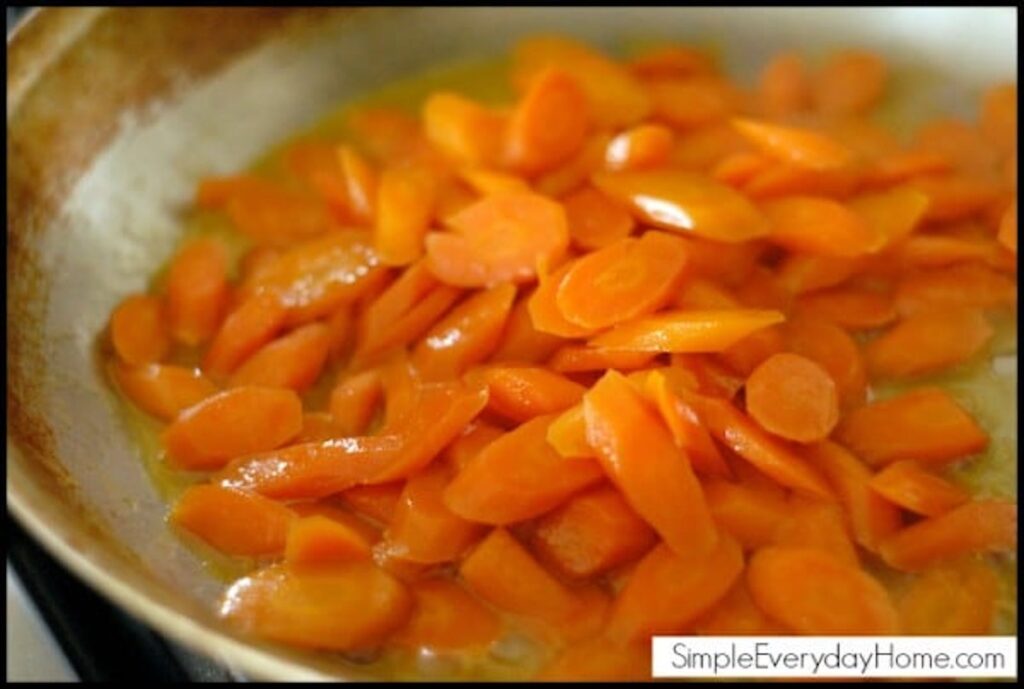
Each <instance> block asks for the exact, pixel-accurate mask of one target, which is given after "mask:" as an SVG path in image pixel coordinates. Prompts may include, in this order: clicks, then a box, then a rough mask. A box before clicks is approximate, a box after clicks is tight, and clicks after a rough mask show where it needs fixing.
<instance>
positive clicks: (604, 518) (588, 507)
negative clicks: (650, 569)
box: [531, 487, 657, 577]
mask: <svg viewBox="0 0 1024 689" xmlns="http://www.w3.org/2000/svg"><path fill="white" fill-rule="evenodd" d="M656 540H657V539H656V537H655V535H654V531H652V530H651V527H649V526H648V525H647V523H646V522H645V521H644V520H643V519H641V518H640V517H639V516H638V515H637V514H636V512H634V511H633V510H632V508H630V506H629V504H628V503H627V502H626V501H625V500H624V499H623V498H622V496H621V495H619V493H618V491H616V490H615V489H614V488H610V487H604V488H597V489H595V490H592V491H588V492H587V493H585V494H583V495H579V496H577V497H575V498H573V499H572V500H570V501H569V502H568V503H566V504H565V505H563V506H562V507H560V508H559V509H557V510H555V511H554V512H551V513H549V514H547V515H545V516H544V517H542V518H541V520H540V521H539V522H538V523H537V528H536V530H535V531H534V533H533V539H532V541H531V545H532V546H533V549H534V550H535V551H536V552H537V555H538V557H540V558H541V560H542V561H544V562H549V563H551V564H552V565H554V566H555V567H557V569H558V570H559V571H561V572H563V573H564V574H566V575H568V576H572V577H589V576H594V575H597V574H600V573H602V572H606V571H608V570H609V569H612V568H613V567H616V566H618V565H620V564H623V563H625V562H628V561H630V560H632V559H634V558H637V557H639V556H640V555H642V554H643V553H645V552H646V551H647V550H648V549H650V548H651V547H652V546H653V545H654V544H655V542H656Z"/></svg>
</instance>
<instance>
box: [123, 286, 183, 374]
mask: <svg viewBox="0 0 1024 689" xmlns="http://www.w3.org/2000/svg"><path fill="white" fill-rule="evenodd" d="M110 340H111V342H112V343H113V344H114V351H115V352H117V355H118V357H120V359H121V361H123V362H125V363H126V364H131V365H139V364H153V363H158V362H160V361H161V360H162V359H163V358H164V357H165V356H167V353H168V352H169V351H170V349H171V337H170V334H169V333H168V332H167V322H166V317H165V315H164V305H163V301H162V300H160V299H159V298H157V297H151V296H147V295H143V294H137V295H134V296H131V297H128V298H127V299H125V300H124V301H122V302H121V303H120V304H118V306H117V308H116V309H114V313H113V315H112V316H111V317H110Z"/></svg>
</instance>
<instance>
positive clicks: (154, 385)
mask: <svg viewBox="0 0 1024 689" xmlns="http://www.w3.org/2000/svg"><path fill="white" fill-rule="evenodd" d="M113 372H114V377H115V379H116V380H117V384H118V386H119V387H120V388H121V392H123V393H124V394H125V396H126V397H127V398H128V399H129V400H131V401H132V403H133V404H135V405H136V406H137V407H139V408H140V409H142V410H143V411H144V412H146V413H147V414H151V415H153V416H155V417H157V418H158V419H161V420H163V421H170V420H172V419H174V417H176V416H177V415H178V414H179V413H180V412H181V411H182V410H184V409H187V408H188V407H191V406H193V405H195V404H198V403H199V402H202V401H203V400H204V399H206V398H207V397H210V396H211V395H213V394H214V393H216V392H217V386H216V385H214V384H213V383H212V382H211V381H210V379H209V378H207V377H206V376H204V375H203V374H202V372H201V371H199V370H198V369H194V368H185V367H183V366H169V365H160V364H147V365H145V366H125V365H124V364H117V365H115V366H114V367H113Z"/></svg>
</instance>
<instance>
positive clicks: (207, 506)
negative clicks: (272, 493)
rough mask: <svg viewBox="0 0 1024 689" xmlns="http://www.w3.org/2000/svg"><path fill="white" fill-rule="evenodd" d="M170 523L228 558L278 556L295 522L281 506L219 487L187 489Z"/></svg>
mask: <svg viewBox="0 0 1024 689" xmlns="http://www.w3.org/2000/svg"><path fill="white" fill-rule="evenodd" d="M170 520H171V523H172V524H174V525H176V526H178V527H180V528H182V529H185V530H186V531H189V532H190V533H192V534H194V535H195V536H198V537H199V538H201V539H202V540H203V541H205V542H206V543H208V544H209V545H211V546H213V547H214V548H216V549H217V550H219V551H221V552H222V553H227V554H228V555H243V556H248V557H259V556H265V555H280V554H281V553H282V552H283V551H284V547H285V539H286V538H287V536H288V532H289V529H290V528H291V526H292V523H293V522H294V521H295V514H294V513H293V512H292V511H291V510H289V509H288V508H287V507H285V506H284V505H281V504H279V503H276V502H274V501H273V500H267V499H266V498H263V497H260V496H259V495H252V494H250V493H243V492H241V491H237V490H230V489H227V488H222V487H220V486H211V485H204V484H200V485H196V486H191V487H189V488H188V489H187V490H186V491H185V492H184V493H182V495H181V497H180V498H178V501H177V502H175V503H174V508H173V509H172V510H171V516H170Z"/></svg>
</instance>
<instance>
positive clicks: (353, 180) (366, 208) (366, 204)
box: [336, 146, 379, 223]
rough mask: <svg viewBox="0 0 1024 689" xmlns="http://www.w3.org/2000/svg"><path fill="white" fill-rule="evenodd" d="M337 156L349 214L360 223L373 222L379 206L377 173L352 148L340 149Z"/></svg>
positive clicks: (342, 147) (343, 147)
mask: <svg viewBox="0 0 1024 689" xmlns="http://www.w3.org/2000/svg"><path fill="white" fill-rule="evenodd" d="M336 155H337V157H338V165H339V166H340V167H341V174H342V176H343V179H344V183H345V196H346V199H347V201H348V211H349V214H350V215H352V216H353V217H354V218H355V219H356V220H357V221H359V222H363V223H370V222H372V221H373V216H374V210H375V208H376V204H377V184H378V183H379V179H378V176H377V171H376V170H375V169H374V168H373V167H372V166H371V165H370V163H369V162H368V161H367V160H365V159H364V158H363V157H362V156H361V155H359V153H358V152H356V150H355V149H354V148H352V147H351V146H340V147H338V149H337V154H336Z"/></svg>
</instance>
